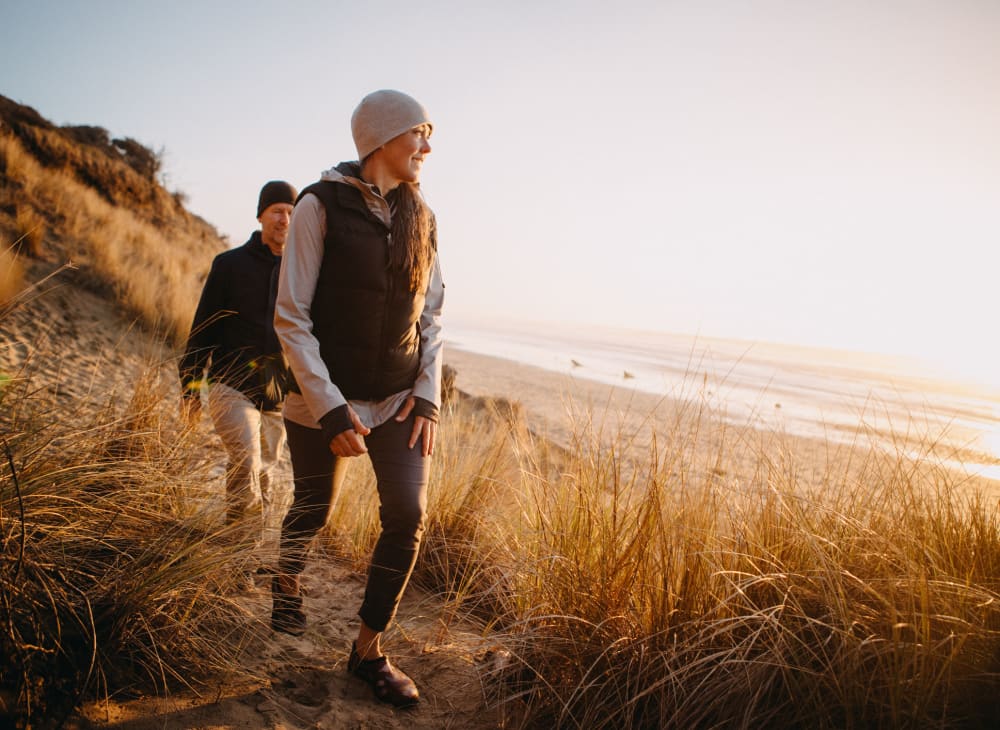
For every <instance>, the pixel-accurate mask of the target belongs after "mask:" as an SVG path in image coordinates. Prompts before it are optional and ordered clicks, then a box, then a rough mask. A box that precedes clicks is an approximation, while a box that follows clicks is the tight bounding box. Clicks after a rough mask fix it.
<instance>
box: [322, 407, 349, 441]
mask: <svg viewBox="0 0 1000 730" xmlns="http://www.w3.org/2000/svg"><path fill="white" fill-rule="evenodd" d="M319 427H320V428H321V429H323V438H324V439H326V442H327V444H329V443H330V442H331V441H333V439H334V437H336V436H337V434H340V433H343V432H344V431H349V430H350V429H352V428H354V424H353V423H352V422H351V414H350V413H349V412H348V410H347V404H346V403H345V404H344V405H342V406H337V407H336V408H334V409H333V410H332V411H330V412H329V413H327V414H326V415H325V416H323V417H322V418H321V419H319Z"/></svg>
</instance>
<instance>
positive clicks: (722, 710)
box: [331, 405, 1000, 730]
mask: <svg viewBox="0 0 1000 730" xmlns="http://www.w3.org/2000/svg"><path fill="white" fill-rule="evenodd" d="M690 413H693V414H695V415H697V416H698V417H700V418H702V419H704V420H703V422H702V423H700V424H694V427H692V424H691V423H687V424H686V427H685V428H684V429H681V427H680V423H681V421H680V420H679V421H678V424H677V430H676V432H674V433H672V434H669V435H668V439H667V441H668V442H669V443H666V444H664V445H662V446H660V447H657V446H656V445H655V444H654V446H653V447H652V449H651V451H650V452H649V453H644V454H632V453H628V452H629V449H630V448H631V446H630V444H631V439H627V438H625V437H622V438H619V439H617V440H613V441H614V444H613V446H612V447H611V448H607V447H605V446H602V445H601V444H602V443H606V440H604V439H603V438H599V437H598V435H596V434H593V433H587V432H586V431H585V428H586V427H582V428H581V431H580V432H578V433H577V435H576V438H575V440H574V446H573V448H572V449H570V451H569V452H565V451H554V450H552V449H551V447H550V446H549V445H548V444H546V443H544V442H541V441H538V440H536V439H534V438H533V437H532V436H531V434H530V433H528V432H527V431H526V430H525V429H524V428H523V426H520V425H519V424H518V423H517V421H516V420H511V419H510V418H509V417H507V416H505V415H501V416H499V417H498V416H497V415H496V414H494V415H493V416H492V417H491V416H490V415H489V414H488V412H487V411H484V410H483V409H481V408H480V409H473V408H470V407H469V406H468V405H464V406H457V407H453V408H451V409H450V410H449V412H447V413H446V416H445V418H444V419H443V422H442V429H443V431H442V435H441V439H440V442H439V443H440V453H439V455H438V457H437V461H436V464H435V470H434V476H433V477H432V484H431V506H430V521H429V524H428V527H427V533H426V536H425V541H424V546H423V548H422V553H421V558H420V561H419V563H418V566H417V569H416V572H415V574H414V579H415V580H416V581H417V582H418V583H420V584H421V585H423V586H424V587H425V588H427V589H429V590H431V591H434V592H436V593H438V594H439V595H441V596H442V597H443V598H444V599H446V601H448V607H447V609H446V615H447V616H462V617H466V618H471V619H474V620H476V621H478V622H480V624H481V625H482V626H483V627H484V628H483V631H484V637H486V638H487V639H488V641H489V642H490V643H492V644H493V645H494V646H495V651H494V654H493V659H494V663H493V665H492V670H491V672H490V674H489V680H490V681H489V686H490V687H491V688H492V692H493V697H494V699H495V701H496V702H498V703H500V704H501V705H502V706H503V707H504V708H505V709H506V710H507V711H508V713H509V717H508V720H509V723H510V726H511V727H532V728H534V727H560V728H564V727H565V728H588V729H589V728H608V729H609V730H610V729H611V728H690V727H748V728H749V727H765V726H773V727H809V728H840V727H865V728H868V727H886V728H897V727H993V726H994V725H993V722H994V721H995V720H996V718H997V717H1000V701H998V700H997V699H996V698H997V696H998V695H997V690H998V689H1000V595H998V593H997V590H998V584H1000V541H998V528H1000V519H998V518H1000V515H998V513H997V505H996V504H994V503H992V502H991V503H987V502H986V501H985V500H984V499H983V498H982V497H981V496H980V495H978V494H977V493H976V492H975V491H973V490H970V489H969V487H968V485H967V484H966V483H965V481H964V479H963V477H961V476H960V475H958V474H955V473H954V472H951V471H949V470H947V469H944V468H942V467H940V466H939V465H936V464H934V463H933V462H932V461H930V460H929V457H928V458H926V459H924V460H921V461H918V462H916V463H915V462H914V461H913V460H912V459H911V458H904V457H903V456H902V455H900V454H885V453H876V452H873V451H870V450H865V449H862V448H861V447H857V448H856V449H855V450H854V453H852V454H850V455H849V457H850V458H849V459H847V462H849V464H850V467H849V468H841V467H834V466H830V467H828V472H827V474H826V478H825V487H824V490H823V491H821V492H817V491H816V490H814V489H812V488H811V485H810V488H808V489H807V488H805V487H806V485H803V484H801V483H799V482H798V480H797V477H796V476H795V475H796V473H798V471H799V470H798V469H797V468H796V464H795V463H794V456H793V452H792V451H791V450H785V449H781V448H780V443H779V444H778V447H776V446H775V440H774V439H772V438H763V437H762V438H761V439H760V440H759V442H758V441H754V440H752V439H747V438H746V437H745V436H744V437H741V438H739V439H737V438H726V437H724V435H723V436H722V437H720V438H717V439H715V440H714V442H715V443H717V444H718V448H717V450H716V451H714V452H705V451H704V450H703V449H702V448H700V447H699V446H698V444H697V443H696V442H697V441H698V439H699V434H701V435H702V436H703V435H704V432H706V431H712V430H713V429H724V428H725V427H724V426H723V425H721V424H720V423H716V422H713V421H711V420H710V416H708V414H707V413H705V412H703V411H701V410H700V409H698V408H697V406H696V405H694V406H692V408H691V409H690ZM582 422H586V419H582V420H581V423H582ZM907 446H908V447H909V444H907ZM931 451H932V449H930V448H928V453H930V452H931ZM748 458H750V459H753V460H755V462H756V465H757V468H756V470H755V474H754V476H753V477H752V478H751V479H749V480H747V481H746V482H743V483H736V482H734V481H732V480H729V481H727V480H726V479H725V478H724V477H721V476H719V475H720V474H721V473H723V472H725V469H720V465H722V466H725V465H726V464H728V463H731V462H732V461H737V460H738V461H740V462H744V463H745V462H746V460H747V459H748ZM640 463H641V464H645V466H644V467H643V468H638V469H637V468H634V465H635V464H640ZM836 463H840V464H843V463H844V460H840V461H838V462H836ZM360 471H361V474H359V475H358V476H357V479H358V480H359V481H358V483H356V484H353V485H350V486H349V487H348V488H346V489H345V490H344V492H343V493H342V499H341V504H340V505H339V507H338V509H337V511H336V514H335V516H334V524H333V526H332V528H331V534H333V535H338V536H339V537H340V540H341V541H342V542H346V544H347V545H348V546H349V547H348V550H349V554H350V556H351V557H352V558H353V559H354V560H355V561H356V565H357V566H358V567H359V568H360V567H362V566H363V564H364V560H365V557H366V556H367V554H368V550H369V549H370V547H371V544H372V541H373V540H374V537H375V528H376V504H375V502H374V499H373V497H372V494H373V492H374V486H373V484H372V483H371V476H370V474H367V473H365V471H364V470H360ZM359 525H360V526H359ZM345 536H347V539H346V540H345Z"/></svg>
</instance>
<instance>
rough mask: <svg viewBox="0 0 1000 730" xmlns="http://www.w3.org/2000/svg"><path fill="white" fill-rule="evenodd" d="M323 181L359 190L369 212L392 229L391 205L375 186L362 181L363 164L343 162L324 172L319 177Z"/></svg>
mask: <svg viewBox="0 0 1000 730" xmlns="http://www.w3.org/2000/svg"><path fill="white" fill-rule="evenodd" d="M319 179H320V180H321V181H325V182H335V183H342V184H344V185H350V186H351V187H352V188H355V189H357V190H358V191H359V192H360V193H361V197H362V198H364V201H365V205H367V206H368V210H370V211H371V212H372V214H373V215H374V216H375V217H376V218H378V219H379V220H380V221H382V223H384V224H385V227H386V228H391V227H392V212H391V210H390V207H389V203H388V202H387V201H386V199H385V198H383V197H382V196H381V195H379V194H378V192H377V190H376V188H375V186H374V185H370V184H369V183H366V182H365V181H364V180H362V179H361V163H359V162H341V163H340V164H339V165H336V166H335V167H331V168H330V169H329V170H324V171H323V174H321V175H320V176H319Z"/></svg>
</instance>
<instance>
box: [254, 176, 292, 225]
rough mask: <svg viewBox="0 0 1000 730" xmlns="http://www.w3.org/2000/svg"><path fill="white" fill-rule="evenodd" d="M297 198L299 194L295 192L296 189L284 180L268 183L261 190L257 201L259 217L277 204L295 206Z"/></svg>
mask: <svg viewBox="0 0 1000 730" xmlns="http://www.w3.org/2000/svg"><path fill="white" fill-rule="evenodd" d="M297 197H299V194H298V193H297V192H295V188H293V187H292V186H291V185H289V184H288V183H286V182H285V181H284V180H271V181H270V182H266V183H264V187H262V188H261V189H260V198H258V199H257V217H258V218H260V214H261V213H263V212H264V211H265V210H267V206H269V205H274V204H275V203H288V204H289V205H295V199H296V198H297Z"/></svg>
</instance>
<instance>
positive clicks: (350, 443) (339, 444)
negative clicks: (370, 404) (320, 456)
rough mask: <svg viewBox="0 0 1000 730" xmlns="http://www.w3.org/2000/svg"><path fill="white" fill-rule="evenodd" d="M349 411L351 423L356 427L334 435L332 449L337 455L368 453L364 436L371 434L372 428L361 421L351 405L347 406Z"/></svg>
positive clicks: (331, 443)
mask: <svg viewBox="0 0 1000 730" xmlns="http://www.w3.org/2000/svg"><path fill="white" fill-rule="evenodd" d="M347 413H348V415H349V416H350V417H351V423H353V424H354V428H349V429H347V430H346V431H341V432H340V433H338V434H337V435H336V436H334V437H333V440H332V441H331V442H330V451H332V452H333V453H334V455H335V456H361V455H362V454H367V453H368V447H367V446H365V439H364V437H365V436H367V435H368V434H370V433H371V432H372V430H371V429H370V428H368V426H366V425H365V424H363V423H362V422H361V419H360V418H358V414H357V413H355V412H354V409H353V408H351V407H350V406H347Z"/></svg>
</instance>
